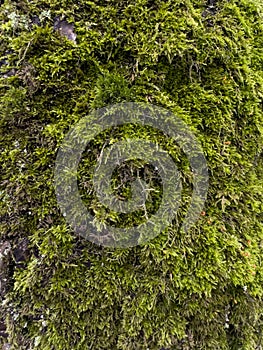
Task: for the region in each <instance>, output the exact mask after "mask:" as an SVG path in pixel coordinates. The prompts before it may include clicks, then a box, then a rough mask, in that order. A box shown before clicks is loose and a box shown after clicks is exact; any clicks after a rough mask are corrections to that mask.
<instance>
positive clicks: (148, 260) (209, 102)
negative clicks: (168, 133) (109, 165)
mask: <svg viewBox="0 0 263 350" xmlns="http://www.w3.org/2000/svg"><path fill="white" fill-rule="evenodd" d="M262 10H263V9H262V4H261V1H260V0H239V1H237V0H229V1H225V0H222V1H217V2H215V1H210V2H209V3H207V2H205V1H204V0H193V1H188V0H181V1H175V0H170V1H164V0H157V1H150V0H148V1H147V0H129V1H128V0H127V1H118V0H115V1H113V0H109V1H100V0H96V1H85V0H79V1H77V2H74V1H48V0H38V1H36V0H22V1H19V2H13V1H10V0H6V1H4V3H3V4H2V5H1V7H0V19H1V46H0V51H1V61H0V66H1V67H0V74H1V80H0V85H1V90H0V96H1V100H0V114H1V118H0V126H1V130H0V137H1V182H0V186H1V192H0V195H1V204H0V213H1V217H2V220H1V223H0V232H1V237H0V241H1V242H7V241H9V242H10V245H11V247H12V250H13V251H16V252H17V249H19V242H25V240H27V242H28V244H29V247H27V249H29V250H28V251H27V254H24V259H23V264H21V263H20V262H19V261H18V260H19V259H18V260H17V259H16V258H15V256H14V254H13V256H12V254H11V253H10V262H9V265H10V266H11V267H10V271H11V272H12V274H11V276H10V281H9V287H8V290H9V293H8V295H5V296H4V297H3V298H2V302H3V309H2V310H3V315H5V317H6V326H7V331H8V333H9V340H8V342H9V343H10V344H11V346H12V347H13V348H14V349H41V350H51V349H56V350H77V349H95V350H97V349H98V350H101V349H107V350H108V349H127V350H132V349H136V350H137V349H145V350H146V349H151V350H154V349H156V350H159V349H161V348H163V347H166V348H169V349H176V350H177V349H178V350H179V349H182V350H186V349H212V350H214V349H220V350H224V349H231V350H234V349H244V350H254V349H260V348H261V347H262V346H263V340H262V336H261V334H262V331H263V329H262V328H263V319H262V313H263V292H262V285H263V266H262V248H263V224H262V212H263V210H262V209H263V206H262V200H263V185H262V180H263V175H262V173H263V172H262V166H263V162H262V145H263V137H262V134H263V122H262V120H263V115H262V97H263V89H262V88H263V74H262V66H263V53H262V46H263V22H262V15H263V11H262ZM123 101H132V102H147V103H151V104H154V105H157V106H161V107H164V108H166V109H167V110H169V111H171V112H173V113H175V114H178V113H180V117H181V118H182V119H183V120H184V121H185V122H186V123H187V124H188V125H189V127H190V128H191V130H193V132H194V133H195V135H196V137H197V139H198V140H199V142H200V143H201V145H202V148H203V151H204V154H205V156H206V159H207V163H208V168H209V176H210V180H209V182H210V184H209V192H208V197H207V201H206V204H205V208H204V210H203V212H202V215H200V219H199V220H198V222H196V224H195V225H194V226H193V227H192V228H191V229H190V230H189V231H188V232H187V233H183V232H181V231H180V230H179V229H178V223H179V225H180V222H182V221H183V219H184V215H183V214H184V209H182V210H181V211H179V212H178V215H177V220H176V222H175V223H174V224H173V225H171V226H169V227H168V228H167V229H166V230H165V231H164V232H162V233H161V234H160V235H158V236H157V237H156V238H155V239H153V240H152V241H150V242H148V243H147V244H145V245H138V246H135V247H132V248H126V249H111V248H106V247H103V246H97V245H95V244H93V243H91V242H89V241H86V240H85V239H84V238H81V237H78V236H76V235H75V233H74V232H73V230H71V229H70V228H69V227H68V226H67V224H66V222H65V219H64V217H63V215H62V214H61V212H60V211H59V208H58V205H57V201H56V196H55V191H54V186H53V171H54V165H55V160H56V154H57V151H58V148H59V146H60V145H61V143H62V140H63V137H64V136H65V135H66V133H67V131H68V130H69V129H70V127H71V126H72V125H74V123H76V122H77V121H79V120H80V119H81V118H82V117H84V116H86V115H87V114H88V113H89V112H91V111H93V110H94V109H96V108H100V107H104V106H107V105H111V104H114V103H119V102H123ZM131 128H133V126H132V125H127V126H125V127H121V128H120V130H113V131H112V130H111V131H109V132H105V133H102V134H101V135H100V137H97V138H96V139H95V140H94V141H93V142H92V143H91V144H90V146H89V150H87V152H85V157H84V158H83V160H82V162H81V164H80V168H79V186H80V189H81V191H83V193H84V192H85V191H86V192H87V189H88V190H90V188H89V186H88V187H87V185H86V181H87V177H88V171H89V168H90V166H91V164H93V162H94V159H96V157H98V155H99V154H100V151H101V147H103V146H104V145H105V144H109V142H115V141H116V140H117V139H118V138H121V137H122V138H124V139H125V137H129V136H130V135H134V134H136V133H137V134H138V135H139V136H140V137H142V136H145V138H148V139H150V138H151V137H150V135H149V130H142V128H138V129H134V130H133V129H131ZM155 137H157V138H158V139H159V142H160V144H162V145H166V148H167V149H168V150H169V151H170V152H171V154H173V155H174V158H175V161H176V163H177V166H178V168H179V169H180V170H181V172H182V174H183V175H182V179H183V182H184V184H185V186H186V187H187V186H188V187H190V188H191V186H190V185H191V176H190V172H189V169H188V168H189V166H188V165H189V164H188V163H187V160H186V159H185V156H184V155H183V154H181V156H182V157H181V158H180V159H176V155H178V154H179V150H178V148H177V146H176V145H175V144H174V143H172V142H171V141H170V140H169V139H168V140H167V139H166V138H165V137H164V135H161V134H157V135H155ZM88 151H89V152H88ZM135 165H136V164H135ZM135 165H134V164H133V165H132V166H135ZM147 169H148V170H149V172H150V171H151V169H150V168H147ZM148 170H147V171H148ZM125 171H126V170H125ZM127 171H128V170H127ZM85 177H86V178H85ZM116 179H118V176H117V174H116ZM126 190H127V191H128V189H127V188H126ZM128 192H129V191H128ZM90 193H91V194H92V192H90ZM186 194H187V191H186ZM187 198H188V196H187V195H186V196H185V199H186V202H187ZM85 200H86V202H87V205H88V206H89V208H90V209H91V210H92V211H93V213H96V215H97V216H98V217H99V218H100V217H101V216H103V215H104V212H103V210H104V209H103V208H102V207H101V206H100V205H99V203H97V202H96V201H92V198H91V197H90V196H86V197H85ZM155 200H156V201H157V202H158V198H157V199H155ZM188 200H189V198H188ZM157 202H153V203H157ZM154 209H155V207H154V205H153V206H152V207H151V210H154ZM112 220H113V221H114V223H115V224H116V225H121V224H123V223H121V222H120V218H119V217H118V216H113V219H112ZM129 220H130V221H129ZM136 220H140V218H136V217H135V218H133V219H131V217H128V218H126V221H127V222H128V223H132V224H136V222H137V221H136ZM17 254H18V256H19V255H21V254H19V252H17ZM22 255H23V254H22ZM24 260H25V261H24ZM3 342H6V340H4V339H3Z"/></svg>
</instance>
